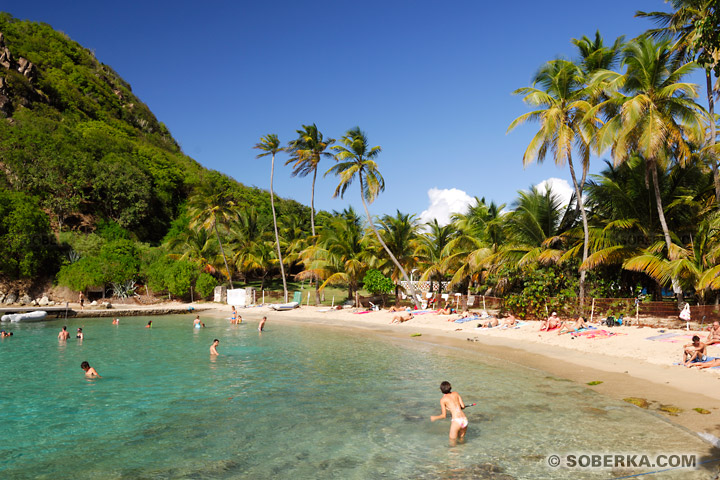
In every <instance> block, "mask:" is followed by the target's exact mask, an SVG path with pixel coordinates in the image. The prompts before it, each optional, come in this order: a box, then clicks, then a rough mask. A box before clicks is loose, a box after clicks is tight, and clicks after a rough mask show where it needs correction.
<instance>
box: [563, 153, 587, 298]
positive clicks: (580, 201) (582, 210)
mask: <svg viewBox="0 0 720 480" xmlns="http://www.w3.org/2000/svg"><path fill="white" fill-rule="evenodd" d="M568 167H570V177H572V181H573V186H574V187H575V196H576V197H577V198H576V199H575V201H576V202H577V205H578V208H579V209H580V216H581V217H582V224H583V257H582V261H583V263H585V260H587V257H588V247H589V237H590V234H589V231H588V220H587V213H586V212H585V205H584V202H583V198H582V188H581V186H580V185H578V182H577V178H576V177H575V167H574V166H573V162H572V155H571V154H570V152H568ZM586 273H587V272H585V270H584V269H582V268H581V269H580V292H579V295H578V296H579V297H580V299H579V300H580V309H581V310H582V308H583V306H584V305H585V275H586Z"/></svg>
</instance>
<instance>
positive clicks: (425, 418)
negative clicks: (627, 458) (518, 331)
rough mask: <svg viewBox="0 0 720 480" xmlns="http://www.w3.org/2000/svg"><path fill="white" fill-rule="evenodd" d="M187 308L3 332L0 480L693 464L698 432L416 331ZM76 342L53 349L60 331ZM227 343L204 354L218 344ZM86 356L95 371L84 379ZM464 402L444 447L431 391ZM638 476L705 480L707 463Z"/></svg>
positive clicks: (563, 472) (509, 472)
mask: <svg viewBox="0 0 720 480" xmlns="http://www.w3.org/2000/svg"><path fill="white" fill-rule="evenodd" d="M193 318H194V315H179V316H168V317H152V318H151V319H152V321H153V327H152V328H151V329H150V328H144V326H145V325H146V324H147V321H148V320H149V319H150V318H148V317H145V318H143V317H137V318H121V319H120V325H112V324H111V319H68V320H53V321H49V322H43V323H33V324H2V325H1V326H0V328H4V329H7V330H11V331H13V332H14V334H15V335H14V336H13V337H11V338H5V339H2V340H0V362H1V364H2V369H1V370H0V371H1V372H2V382H1V383H0V385H1V387H0V478H2V479H25V478H28V479H29V478H32V479H65V478H67V479H243V478H253V479H266V478H280V479H282V478H288V479H293V480H298V479H305V478H308V479H315V478H318V479H326V478H327V479H329V478H339V479H375V478H387V479H404V478H420V479H435V478H442V479H465V478H467V479H470V478H480V479H502V480H508V479H536V478H537V479H540V478H543V479H544V478H567V479H584V478H614V477H616V476H620V475H622V474H626V475H627V474H634V473H641V472H649V471H652V470H653V469H647V468H644V469H633V470H615V471H612V470H609V469H566V468H560V469H553V468H550V467H548V465H547V462H548V456H549V455H552V454H558V455H565V454H569V453H573V452H586V453H623V454H626V453H683V454H693V453H697V454H698V462H700V461H704V460H707V459H709V458H711V457H710V456H709V454H708V452H709V448H708V445H707V444H705V443H704V442H702V441H701V440H700V439H698V438H697V437H696V436H694V435H693V434H691V433H690V432H688V431H686V430H683V429H681V428H679V427H677V426H674V425H672V424H670V423H669V422H667V421H665V420H664V419H663V418H660V417H658V416H656V415H653V414H652V413H649V412H645V411H643V410H640V409H638V408H637V407H634V406H631V405H629V404H626V403H625V402H619V401H615V400H612V399H610V398H608V397H605V396H602V395H600V394H597V393H595V392H594V391H593V390H592V389H591V388H589V387H585V386H581V385H577V384H575V383H572V382H569V381H566V380H563V379H560V378H556V377H553V376H550V375H548V374H547V373H544V372H542V371H539V370H533V369H529V368H524V367H520V366H518V365H514V364H508V363H506V362H500V361H498V360H496V359H493V358H492V357H483V356H482V355H468V354H467V353H466V352H463V351H462V350H460V349H453V348H447V347H440V346H437V345H434V344H432V343H429V342H427V341H426V339H424V338H423V337H412V338H411V337H408V338H388V337H386V336H383V335H382V334H377V333H367V332H364V333H359V332H356V331H352V330H346V331H345V330H338V329H331V328H325V327H321V326H317V325H312V326H311V325H303V324H281V323H279V322H275V323H273V319H272V318H271V319H270V321H269V322H268V324H267V327H266V328H267V331H266V332H264V333H262V334H260V333H258V331H257V323H255V322H249V323H244V324H241V325H239V326H235V325H230V324H229V320H228V319H225V318H207V317H201V318H202V319H203V321H204V322H205V324H206V325H207V327H206V328H203V329H199V330H198V329H194V328H193V327H192V319H193ZM63 324H66V325H68V330H69V331H70V332H71V334H72V335H73V336H74V333H75V330H76V329H77V327H80V326H82V327H83V331H84V333H85V339H84V340H82V341H79V340H76V339H75V338H71V339H70V340H69V341H67V342H59V341H58V340H57V333H58V332H59V330H60V329H61V327H62V325H63ZM215 338H217V339H219V340H220V346H219V348H218V350H219V352H220V353H221V355H220V356H218V357H214V358H213V357H211V356H210V354H209V347H210V344H211V343H212V341H213V339H215ZM84 360H86V361H88V362H89V363H90V365H92V366H93V367H95V368H96V369H97V370H98V372H99V373H100V375H102V378H100V379H94V380H88V379H86V378H85V376H84V373H83V371H82V370H81V369H80V363H81V362H82V361H84ZM443 380H448V381H450V382H451V383H452V384H453V387H454V389H455V390H456V391H458V392H459V393H460V394H461V395H462V396H463V399H464V400H465V402H466V403H468V404H469V403H474V402H476V403H477V405H476V406H473V407H468V408H467V409H466V411H465V412H466V414H467V416H468V418H469V421H470V426H469V428H468V432H467V438H466V441H465V443H463V444H460V445H457V446H451V445H449V442H448V438H447V434H448V430H449V426H450V422H449V419H448V420H444V421H437V422H434V423H433V422H430V420H429V418H430V415H436V414H438V413H439V412H440V407H439V400H440V397H441V395H442V394H441V393H440V391H439V388H438V387H439V384H440V382H441V381H443ZM716 465H717V464H712V466H711V467H707V468H708V469H706V470H698V471H688V470H682V471H677V470H675V471H669V472H664V473H660V474H653V475H647V476H643V477H639V478H642V479H649V478H683V479H685V478H708V477H709V473H708V472H709V471H716V470H709V469H710V468H716Z"/></svg>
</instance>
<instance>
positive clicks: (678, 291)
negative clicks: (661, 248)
mask: <svg viewBox="0 0 720 480" xmlns="http://www.w3.org/2000/svg"><path fill="white" fill-rule="evenodd" d="M648 167H649V168H650V169H651V171H650V173H651V174H652V179H653V183H654V188H655V204H656V205H657V211H658V218H659V219H660V225H661V226H662V229H663V236H664V237H665V245H667V249H668V257H669V255H670V249H671V246H672V240H671V239H670V230H669V229H668V226H667V222H666V221H665V213H663V206H662V198H660V186H659V184H658V173H657V165H656V164H655V162H654V161H653V162H648ZM671 281H672V287H673V292H674V293H675V298H676V299H677V303H678V308H680V305H681V304H682V303H683V291H682V288H680V283H679V282H678V280H677V277H675V276H674V275H673V277H672V279H671Z"/></svg>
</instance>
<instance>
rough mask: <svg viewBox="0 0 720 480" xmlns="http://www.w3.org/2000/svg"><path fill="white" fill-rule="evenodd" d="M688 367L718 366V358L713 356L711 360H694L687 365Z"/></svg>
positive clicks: (719, 362)
mask: <svg viewBox="0 0 720 480" xmlns="http://www.w3.org/2000/svg"><path fill="white" fill-rule="evenodd" d="M688 367H689V368H692V367H697V368H698V369H702V368H713V367H720V358H713V359H712V360H710V361H707V362H695V363H692V364H690V365H688Z"/></svg>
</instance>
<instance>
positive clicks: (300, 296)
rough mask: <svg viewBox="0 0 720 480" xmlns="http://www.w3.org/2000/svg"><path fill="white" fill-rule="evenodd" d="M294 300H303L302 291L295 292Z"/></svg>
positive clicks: (298, 301)
mask: <svg viewBox="0 0 720 480" xmlns="http://www.w3.org/2000/svg"><path fill="white" fill-rule="evenodd" d="M292 301H293V302H297V303H301V302H302V292H294V293H293V300H292Z"/></svg>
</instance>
